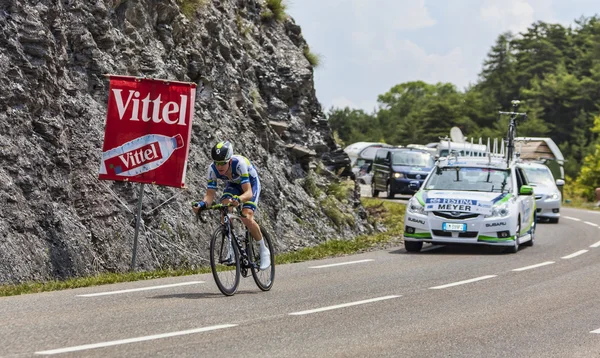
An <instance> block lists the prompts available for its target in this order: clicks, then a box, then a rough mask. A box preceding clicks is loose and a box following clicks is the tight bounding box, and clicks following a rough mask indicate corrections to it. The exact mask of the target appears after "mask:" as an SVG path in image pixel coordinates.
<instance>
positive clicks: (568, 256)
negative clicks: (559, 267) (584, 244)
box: [561, 250, 588, 259]
mask: <svg viewBox="0 0 600 358" xmlns="http://www.w3.org/2000/svg"><path fill="white" fill-rule="evenodd" d="M586 252H588V250H579V251H577V252H574V253H572V254H571V255H567V256H563V257H561V258H563V259H572V258H573V257H575V256H579V255H582V254H585V253H586Z"/></svg>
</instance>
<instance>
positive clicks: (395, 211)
mask: <svg viewBox="0 0 600 358" xmlns="http://www.w3.org/2000/svg"><path fill="white" fill-rule="evenodd" d="M361 202H362V204H363V206H364V208H365V209H366V210H367V212H369V216H370V218H371V219H369V220H370V221H371V220H372V221H373V222H379V223H382V224H384V225H386V227H387V231H385V232H381V233H377V234H374V235H361V236H359V237H357V238H356V239H353V240H329V241H327V242H324V243H322V244H319V245H317V246H314V247H307V248H303V249H301V250H298V251H295V252H286V253H282V254H279V255H277V256H276V257H275V262H276V263H277V264H280V265H281V264H287V263H294V262H302V261H307V260H316V259H323V258H326V257H333V256H343V255H350V254H353V253H356V252H360V251H363V250H367V249H369V248H372V247H375V246H377V245H380V244H385V243H389V242H392V241H394V240H397V239H398V238H399V237H400V236H401V235H402V232H403V226H404V225H403V223H404V210H405V207H406V206H405V205H404V204H400V203H394V202H387V201H386V202H384V201H381V200H379V199H373V198H362V199H361ZM210 272H211V270H210V267H200V268H196V269H189V268H188V269H177V270H157V271H152V272H128V273H104V274H99V275H96V276H91V277H80V278H72V279H68V280H64V281H58V280H56V281H48V282H26V283H21V284H15V285H0V296H15V295H21V294H27V293H39V292H48V291H57V290H65V289H72V288H80V287H90V286H99V285H106V284H113V283H119V282H130V281H140V280H151V279H155V278H163V277H175V276H187V275H197V274H206V273H210Z"/></svg>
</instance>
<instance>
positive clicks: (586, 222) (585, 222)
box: [583, 221, 598, 226]
mask: <svg viewBox="0 0 600 358" xmlns="http://www.w3.org/2000/svg"><path fill="white" fill-rule="evenodd" d="M583 223H584V224H588V225H591V226H598V224H595V223H591V222H589V221H584V222H583Z"/></svg>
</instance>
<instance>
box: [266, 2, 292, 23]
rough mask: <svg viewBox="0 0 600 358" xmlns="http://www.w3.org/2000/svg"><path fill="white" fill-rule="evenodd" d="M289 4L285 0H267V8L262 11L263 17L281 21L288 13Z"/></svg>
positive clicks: (267, 19)
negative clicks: (286, 11) (286, 12)
mask: <svg viewBox="0 0 600 358" xmlns="http://www.w3.org/2000/svg"><path fill="white" fill-rule="evenodd" d="M286 8H287V5H286V4H285V3H284V2H283V0H266V1H265V8H264V9H263V11H262V13H261V17H262V18H263V20H266V21H270V20H277V21H279V22H283V21H285V19H286V17H287V15H286V14H285V9H286Z"/></svg>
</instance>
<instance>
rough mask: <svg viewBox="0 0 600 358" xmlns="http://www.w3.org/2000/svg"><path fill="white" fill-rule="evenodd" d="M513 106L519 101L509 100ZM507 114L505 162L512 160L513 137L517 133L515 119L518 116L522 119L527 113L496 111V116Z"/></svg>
mask: <svg viewBox="0 0 600 358" xmlns="http://www.w3.org/2000/svg"><path fill="white" fill-rule="evenodd" d="M511 103H512V105H513V107H514V108H516V107H517V106H518V105H519V103H521V101H519V100H513V101H511ZM503 114H504V115H509V116H510V122H509V123H508V133H507V134H506V163H507V164H510V162H511V161H512V160H513V155H514V151H515V137H516V135H517V120H518V119H519V117H523V119H527V113H521V112H502V111H498V116H501V115H503Z"/></svg>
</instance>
